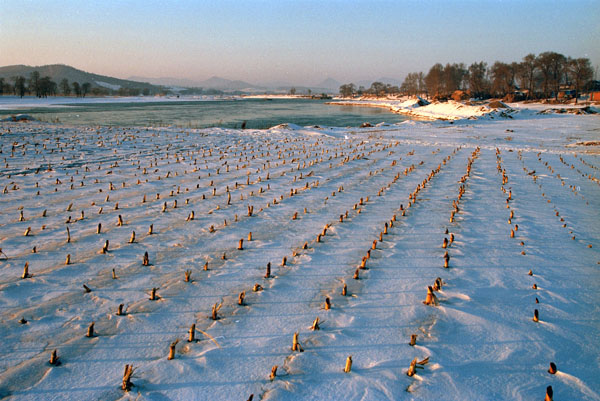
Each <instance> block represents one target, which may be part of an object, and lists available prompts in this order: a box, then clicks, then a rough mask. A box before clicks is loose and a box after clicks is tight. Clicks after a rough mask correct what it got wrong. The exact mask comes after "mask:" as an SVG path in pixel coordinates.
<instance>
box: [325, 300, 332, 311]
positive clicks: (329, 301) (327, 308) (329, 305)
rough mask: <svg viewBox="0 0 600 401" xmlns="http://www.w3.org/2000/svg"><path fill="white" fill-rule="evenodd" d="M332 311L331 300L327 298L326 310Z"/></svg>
mask: <svg viewBox="0 0 600 401" xmlns="http://www.w3.org/2000/svg"><path fill="white" fill-rule="evenodd" d="M329 309H331V300H330V299H329V297H325V310H329Z"/></svg>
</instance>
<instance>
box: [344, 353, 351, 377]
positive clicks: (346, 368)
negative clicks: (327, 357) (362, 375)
mask: <svg viewBox="0 0 600 401" xmlns="http://www.w3.org/2000/svg"><path fill="white" fill-rule="evenodd" d="M351 370H352V355H349V356H348V358H346V366H344V373H350V371H351Z"/></svg>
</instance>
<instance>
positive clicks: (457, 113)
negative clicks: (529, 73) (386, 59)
mask: <svg viewBox="0 0 600 401" xmlns="http://www.w3.org/2000/svg"><path fill="white" fill-rule="evenodd" d="M329 104H333V105H359V106H366V107H383V108H386V109H389V110H391V111H393V112H395V113H400V114H406V115H408V116H411V117H413V118H420V119H425V120H463V119H477V118H487V119H494V118H514V117H515V113H521V112H525V113H527V114H528V117H529V116H530V115H532V114H552V113H565V112H569V111H575V110H576V109H581V108H582V107H583V106H581V105H575V104H568V105H563V104H560V105H550V104H541V103H508V104H506V106H508V107H507V108H494V107H490V105H489V104H488V103H485V102H476V104H469V103H466V102H457V101H454V100H448V101H445V102H440V101H436V102H432V103H429V102H427V101H424V100H423V99H421V98H404V99H343V98H341V99H337V100H335V101H333V102H330V103H329ZM591 109H592V111H595V112H596V113H597V112H599V111H600V110H598V108H594V107H592V108H591Z"/></svg>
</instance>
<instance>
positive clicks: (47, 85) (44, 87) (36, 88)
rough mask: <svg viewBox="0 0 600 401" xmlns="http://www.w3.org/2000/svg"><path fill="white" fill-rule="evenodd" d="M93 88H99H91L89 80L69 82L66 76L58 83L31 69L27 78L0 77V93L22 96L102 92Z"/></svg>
mask: <svg viewBox="0 0 600 401" xmlns="http://www.w3.org/2000/svg"><path fill="white" fill-rule="evenodd" d="M11 81H12V85H11ZM95 89H100V88H92V85H91V84H90V83H89V82H84V83H83V84H80V83H79V82H73V83H69V80H68V79H66V78H65V79H63V80H62V81H60V83H59V84H56V82H54V81H52V79H51V78H50V77H47V76H46V77H41V76H40V73H39V72H37V71H33V72H32V73H31V74H29V78H28V79H27V78H25V77H23V76H22V75H17V76H14V77H12V78H11V79H10V80H9V81H7V80H5V79H4V78H0V95H4V94H11V93H12V94H13V95H15V96H20V97H23V96H25V95H26V94H29V95H34V96H36V97H39V98H42V97H48V96H56V95H58V94H61V95H63V96H69V95H71V94H73V95H75V96H78V97H85V95H87V94H88V93H90V92H92V93H94V92H96V93H94V94H103V93H98V92H102V91H95Z"/></svg>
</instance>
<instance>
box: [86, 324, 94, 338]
mask: <svg viewBox="0 0 600 401" xmlns="http://www.w3.org/2000/svg"><path fill="white" fill-rule="evenodd" d="M85 336H86V337H94V322H92V324H90V325H89V326H88V329H87V333H86V335H85Z"/></svg>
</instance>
